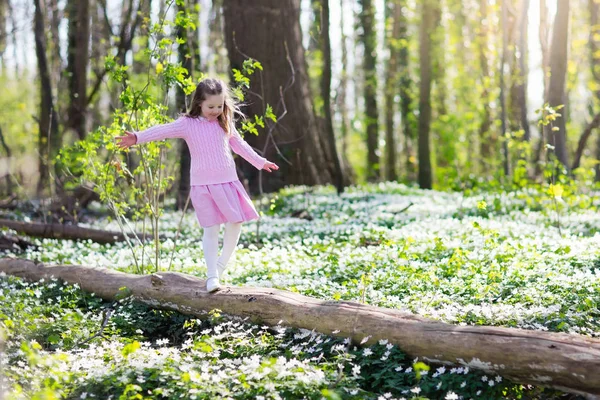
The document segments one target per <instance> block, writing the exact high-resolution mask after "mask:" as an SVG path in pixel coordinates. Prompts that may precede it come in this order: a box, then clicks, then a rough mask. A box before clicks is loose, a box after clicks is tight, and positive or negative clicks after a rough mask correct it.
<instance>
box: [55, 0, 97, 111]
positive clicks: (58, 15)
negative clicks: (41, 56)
mask: <svg viewBox="0 0 600 400" xmlns="http://www.w3.org/2000/svg"><path fill="white" fill-rule="evenodd" d="M49 6H50V7H49V8H48V11H49V12H50V18H49V22H50V38H51V42H50V49H49V50H50V65H51V66H52V74H51V79H52V81H53V82H56V86H57V88H62V86H61V85H60V81H61V77H62V72H63V62H62V57H61V55H60V42H61V40H60V35H59V28H60V21H61V20H62V19H63V15H62V12H61V10H60V7H59V6H58V0H50V1H49ZM96 44H99V43H96ZM57 92H60V89H58V90H57ZM61 115H62V113H61Z"/></svg>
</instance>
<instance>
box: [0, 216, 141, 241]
mask: <svg viewBox="0 0 600 400" xmlns="http://www.w3.org/2000/svg"><path fill="white" fill-rule="evenodd" d="M0 227H3V228H9V229H12V230H14V231H16V232H18V233H22V234H24V235H28V236H32V237H42V238H49V239H67V240H91V241H92V242H96V243H102V244H104V243H116V242H122V241H124V240H125V235H123V234H122V233H121V232H112V231H104V230H101V229H92V228H83V227H81V226H76V225H63V224H42V223H37V222H31V223H27V222H19V221H12V220H8V219H0ZM135 235H137V237H138V238H142V237H143V236H144V234H143V233H136V234H135ZM135 235H134V234H128V237H130V238H133V237H135ZM146 236H147V237H149V236H150V235H149V234H147V235H146Z"/></svg>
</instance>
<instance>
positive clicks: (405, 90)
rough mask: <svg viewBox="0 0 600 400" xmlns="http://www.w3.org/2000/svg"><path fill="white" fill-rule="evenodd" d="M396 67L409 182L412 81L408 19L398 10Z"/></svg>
mask: <svg viewBox="0 0 600 400" xmlns="http://www.w3.org/2000/svg"><path fill="white" fill-rule="evenodd" d="M398 7H399V8H400V10H402V9H404V8H405V7H408V5H407V3H406V0H401V1H399V2H398ZM398 40H399V46H400V47H399V53H398V64H399V65H398V67H399V71H398V73H399V75H400V114H401V118H402V132H403V134H404V155H405V165H406V179H407V180H408V181H409V182H413V181H414V180H416V168H415V163H414V162H413V159H414V154H413V140H414V138H415V130H414V129H413V115H412V96H411V90H412V82H411V78H410V70H409V52H408V42H409V40H410V38H409V37H408V20H407V17H406V15H405V14H404V13H403V12H400V15H399V18H398Z"/></svg>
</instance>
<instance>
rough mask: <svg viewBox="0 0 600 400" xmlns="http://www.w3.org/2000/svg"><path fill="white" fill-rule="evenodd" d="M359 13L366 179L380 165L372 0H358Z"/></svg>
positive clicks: (377, 171)
mask: <svg viewBox="0 0 600 400" xmlns="http://www.w3.org/2000/svg"><path fill="white" fill-rule="evenodd" d="M359 3H360V5H361V11H360V14H359V18H360V24H361V25H362V35H361V37H360V39H361V41H362V44H363V52H364V59H363V71H364V74H365V86H364V94H363V95H364V98H365V121H366V122H365V125H366V128H367V129H366V131H367V180H368V181H370V182H374V181H378V180H379V179H380V170H381V165H380V161H379V155H378V147H379V112H378V110H377V68H376V65H377V57H376V52H377V45H376V43H377V36H376V32H375V8H374V6H373V3H372V0H360V1H359Z"/></svg>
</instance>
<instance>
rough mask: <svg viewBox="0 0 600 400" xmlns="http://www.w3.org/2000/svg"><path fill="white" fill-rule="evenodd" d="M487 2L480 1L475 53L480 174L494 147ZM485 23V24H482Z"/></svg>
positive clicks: (485, 171)
mask: <svg viewBox="0 0 600 400" xmlns="http://www.w3.org/2000/svg"><path fill="white" fill-rule="evenodd" d="M487 3H488V0H480V2H479V5H480V18H481V20H482V23H481V25H480V26H479V29H478V33H477V52H478V54H479V67H480V68H481V84H482V87H483V91H482V93H481V99H482V102H483V105H482V115H481V124H480V125H479V149H480V151H479V153H480V154H479V157H480V160H481V161H480V166H481V171H480V172H481V173H484V174H485V173H487V172H488V168H487V167H486V162H487V161H489V159H490V158H491V157H492V149H493V148H494V147H495V142H496V140H495V138H494V137H493V134H492V132H491V131H490V128H491V127H492V111H491V107H490V104H489V103H490V101H491V99H490V95H489V86H490V83H489V80H491V76H490V70H489V65H488V62H489V61H488V53H487V51H486V50H487V48H488V45H489V43H488V40H489V39H488V35H489V33H488V27H487V24H490V15H489V13H488V9H487V7H488V6H487ZM483 21H485V22H483Z"/></svg>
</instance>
